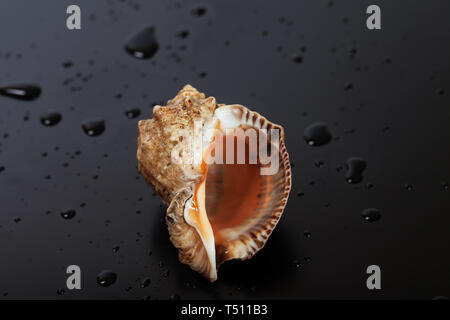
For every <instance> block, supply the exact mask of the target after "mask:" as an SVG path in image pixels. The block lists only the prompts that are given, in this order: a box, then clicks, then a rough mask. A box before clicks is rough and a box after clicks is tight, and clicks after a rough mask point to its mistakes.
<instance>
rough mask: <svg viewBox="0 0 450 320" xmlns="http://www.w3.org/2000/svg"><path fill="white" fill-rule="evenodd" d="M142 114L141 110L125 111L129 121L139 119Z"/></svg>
mask: <svg viewBox="0 0 450 320" xmlns="http://www.w3.org/2000/svg"><path fill="white" fill-rule="evenodd" d="M140 114H141V110H139V109H138V108H133V109H128V110H126V111H125V115H126V116H127V117H128V119H133V118H136V117H138V116H139V115H140Z"/></svg>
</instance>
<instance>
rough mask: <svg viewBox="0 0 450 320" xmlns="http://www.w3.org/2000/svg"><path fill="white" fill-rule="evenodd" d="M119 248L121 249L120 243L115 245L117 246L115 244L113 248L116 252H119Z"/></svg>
mask: <svg viewBox="0 0 450 320" xmlns="http://www.w3.org/2000/svg"><path fill="white" fill-rule="evenodd" d="M119 249H120V246H118V245H115V246H113V248H112V250H113V252H114V253H116V252H118V251H119Z"/></svg>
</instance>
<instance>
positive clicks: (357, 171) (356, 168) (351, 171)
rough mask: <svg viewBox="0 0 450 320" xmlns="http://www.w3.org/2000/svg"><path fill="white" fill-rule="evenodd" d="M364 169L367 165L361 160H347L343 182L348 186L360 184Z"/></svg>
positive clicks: (355, 158)
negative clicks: (348, 184)
mask: <svg viewBox="0 0 450 320" xmlns="http://www.w3.org/2000/svg"><path fill="white" fill-rule="evenodd" d="M366 167H367V163H366V161H364V159H362V158H357V157H353V158H349V159H347V162H346V168H347V172H346V174H345V180H346V181H347V182H348V183H350V184H354V183H359V182H361V181H362V180H363V176H362V173H363V171H364V170H365V169H366Z"/></svg>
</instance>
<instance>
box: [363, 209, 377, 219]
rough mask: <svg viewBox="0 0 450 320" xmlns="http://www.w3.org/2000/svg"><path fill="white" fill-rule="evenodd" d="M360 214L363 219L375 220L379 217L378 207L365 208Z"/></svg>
mask: <svg viewBox="0 0 450 320" xmlns="http://www.w3.org/2000/svg"><path fill="white" fill-rule="evenodd" d="M361 215H362V217H363V219H364V220H366V221H368V222H375V221H378V220H380V219H381V213H380V211H379V210H378V209H375V208H367V209H364V210H363V211H362V212H361Z"/></svg>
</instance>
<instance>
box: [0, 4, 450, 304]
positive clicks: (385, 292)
mask: <svg viewBox="0 0 450 320" xmlns="http://www.w3.org/2000/svg"><path fill="white" fill-rule="evenodd" d="M76 3H77V4H79V5H80V7H81V10H82V28H83V29H82V30H81V31H68V30H67V28H66V26H65V16H66V14H65V11H66V8H67V6H68V5H69V4H72V2H64V1H24V0H14V1H13V0H4V1H1V2H0V30H8V32H0V39H1V41H0V70H1V72H0V87H2V86H6V85H10V84H17V83H25V82H26V83H35V84H38V85H39V86H40V87H42V94H41V95H40V96H39V97H38V98H37V99H35V100H32V101H21V100H18V99H12V98H10V97H5V96H0V203H1V204H2V206H1V208H0V252H1V254H2V257H3V258H2V259H1V262H0V298H4V299H15V298H52V299H74V298H81V299H88V298H112V299H142V298H143V297H146V296H151V297H152V298H153V299H168V298H170V297H173V298H174V299H175V298H181V299H197V298H205V299H213V298H217V299H221V298H223V299H225V298H232V299H233V298H235V299H243V298H251V299H260V298H267V299H270V298H272V299H282V298H287V299H292V298H303V299H314V298H367V299H381V298H386V299H391V298H420V299H428V300H429V299H432V298H433V297H438V296H447V297H448V296H450V292H449V290H450V284H449V282H448V281H447V280H446V279H447V278H448V270H449V269H450V256H449V254H448V252H449V251H450V247H449V246H450V245H449V244H450V233H449V228H450V215H449V212H450V190H449V188H448V182H449V181H450V152H449V148H448V141H450V130H449V124H448V122H449V119H450V108H449V106H450V78H449V76H448V70H450V60H449V59H448V57H450V42H449V41H448V39H449V37H450V21H449V19H448V12H449V10H450V3H449V2H448V1H443V0H442V1H440V0H435V1H429V2H427V3H426V4H424V2H423V1H417V0H408V1H406V0H401V1H400V0H399V1H383V0H380V1H377V4H378V5H380V6H381V8H382V12H383V13H382V28H383V29H382V30H381V31H380V32H378V31H377V32H371V31H368V30H367V29H366V27H365V17H366V14H365V11H366V8H367V5H368V4H372V3H371V2H370V3H368V2H364V1H358V0H351V1H332V4H333V5H331V6H330V5H329V3H330V1H328V0H326V1H321V0H319V1H309V0H305V1H297V0H295V1H294V0H292V1H283V5H281V4H280V3H279V2H273V1H237V0H233V1H225V2H224V1H203V2H201V3H200V2H197V1H189V0H188V1H136V0H134V1H124V2H122V1H86V0H79V1H77V2H76ZM134 4H138V8H135V6H134ZM198 7H205V8H206V10H205V12H204V13H203V14H202V15H201V16H199V15H193V14H191V11H192V10H193V9H195V8H198ZM230 21H232V22H233V23H230ZM148 25H152V26H155V30H156V35H157V38H158V39H157V40H158V42H159V50H158V52H157V53H156V54H155V55H154V56H153V57H152V58H151V59H148V60H141V59H136V58H134V57H133V56H131V55H129V54H128V53H127V52H125V50H124V48H123V46H124V44H125V43H126V41H127V40H128V39H129V36H130V34H134V33H135V32H136V31H138V30H140V29H141V28H142V27H145V26H148ZM180 30H189V36H188V37H187V38H186V39H180V38H179V37H178V36H177V32H179V31H180ZM264 30H267V31H268V33H267V34H266V35H264V34H263V32H264ZM12 33H13V34H14V35H15V36H11V34H12ZM183 45H184V46H185V50H182V49H180V47H181V46H183ZM302 47H305V48H306V50H302ZM296 54H299V55H301V56H302V58H303V60H302V62H301V63H296V62H294V61H292V57H293V56H295V55H296ZM68 61H70V62H71V64H65V63H66V62H68ZM64 65H67V66H66V67H65V66H64ZM200 74H202V75H204V76H203V77H201V76H200ZM185 83H191V84H192V85H194V86H196V87H198V88H201V89H202V90H203V91H204V92H206V93H210V94H213V95H215V96H216V97H217V99H218V101H219V102H227V103H232V102H236V103H242V104H244V105H247V106H248V107H250V108H251V109H254V110H255V111H257V112H259V113H261V114H263V115H264V116H266V117H267V118H268V119H270V120H272V121H274V122H275V123H280V124H281V125H283V126H284V128H285V130H286V140H287V141H286V144H287V147H288V150H289V153H290V157H291V161H292V162H293V163H295V166H294V167H293V189H292V193H291V197H290V200H289V202H288V205H287V208H286V210H285V213H284V215H283V217H282V219H281V220H280V223H279V225H278V226H277V228H276V229H275V231H274V233H273V234H272V236H271V237H270V239H269V241H268V242H267V245H266V246H265V248H264V249H263V250H261V252H259V253H258V254H257V255H256V256H255V257H253V258H252V259H250V260H249V261H246V262H235V261H230V262H227V263H225V264H224V265H223V266H222V267H221V269H220V277H219V279H218V281H217V282H215V283H214V284H211V283H209V282H208V281H207V280H206V279H204V278H203V277H202V276H201V275H198V274H196V273H195V272H193V271H191V270H190V269H189V267H187V266H185V265H183V264H181V263H179V261H178V258H177V250H176V249H175V248H173V246H172V244H171V243H170V241H169V238H168V232H167V228H166V226H165V220H164V214H165V209H166V208H165V207H164V206H163V205H161V201H160V199H159V198H158V197H156V196H154V195H153V194H152V191H151V190H150V189H149V187H148V186H147V185H146V183H145V182H144V180H143V179H142V178H141V177H140V175H139V174H138V172H137V170H136V164H137V161H136V139H137V121H138V120H139V119H143V118H146V119H147V118H151V117H152V106H153V105H154V104H155V103H159V102H160V101H163V100H167V99H169V98H171V97H173V94H174V93H175V92H177V91H178V90H179V89H180V88H181V87H182V86H183V85H184V84H185ZM350 83H351V84H352V86H351V87H349V86H348V85H349V84H350ZM439 88H440V89H442V90H439ZM130 107H133V108H140V110H141V115H140V116H139V117H137V118H134V119H128V118H127V116H126V115H125V114H124V112H125V110H127V109H128V108H130ZM47 110H57V111H58V112H61V114H62V115H63V120H62V121H61V122H60V123H58V124H57V125H56V126H53V127H45V126H43V125H42V124H41V123H40V116H41V114H42V113H44V112H46V111H47ZM88 119H101V120H105V128H106V130H104V132H103V133H102V134H100V135H98V136H96V137H89V136H87V135H86V134H85V132H84V131H83V130H82V128H81V126H82V124H83V122H84V121H86V120H88ZM318 121H321V122H324V123H326V124H327V125H328V127H329V130H330V132H331V133H332V136H333V137H332V139H331V140H330V142H329V143H328V144H325V145H323V146H320V147H311V146H309V145H308V144H307V143H306V142H305V139H304V137H303V135H304V130H305V128H306V127H307V126H309V125H310V124H312V123H314V122H318ZM44 154H46V156H44ZM353 156H358V157H361V158H363V159H364V160H365V161H366V162H367V168H366V170H365V171H364V172H363V178H364V179H363V181H362V182H361V183H359V184H348V183H347V182H346V181H345V178H346V170H345V163H346V160H347V159H348V158H349V157H353ZM318 161H322V162H323V163H324V164H323V165H321V166H320V167H317V166H316V165H315V164H316V162H318ZM1 168H4V169H3V170H2V169H1ZM47 176H51V178H50V179H46V177H47ZM405 183H409V184H411V185H413V190H412V191H408V190H406V189H405V187H404V185H405ZM367 185H371V187H370V188H369V187H367ZM445 186H447V187H445ZM298 193H303V196H296V195H297V194H298ZM82 205H83V206H82ZM65 208H73V209H75V210H76V216H75V217H74V218H73V219H71V220H64V219H63V218H62V217H61V215H60V212H61V211H62V210H64V209H65ZM365 208H377V209H378V210H379V211H380V212H381V213H382V218H381V219H380V220H378V221H376V222H373V223H370V222H366V221H364V219H362V217H361V212H362V211H363V210H364V209H365ZM16 219H20V220H18V222H16V221H15V220H16ZM114 246H120V250H118V251H117V252H114V250H112V248H113V247H114ZM37 248H39V250H37ZM150 251H151V253H152V254H151V255H149V252H150ZM305 257H310V260H308V261H306V260H305ZM294 260H296V262H298V263H299V264H300V265H301V266H300V267H296V265H297V264H296V263H292V262H293V261H294ZM71 264H77V265H79V266H80V268H81V271H82V288H83V289H82V290H79V291H77V290H68V289H67V288H66V286H65V283H66V280H67V274H66V268H67V266H69V265H71ZM370 264H378V265H379V266H380V268H381V270H382V290H380V291H377V292H374V291H370V290H367V288H366V286H365V283H366V280H367V275H366V273H365V271H366V268H367V266H368V265H370ZM105 269H110V270H114V273H115V274H116V275H117V280H116V281H115V283H114V284H113V285H111V286H109V287H101V286H100V285H99V284H98V283H97V281H96V278H97V276H98V274H99V272H100V271H101V270H105ZM146 277H151V280H152V281H151V283H150V284H149V285H148V286H147V287H145V288H141V287H140V283H141V281H142V280H143V279H144V278H146ZM411 279H414V281H412V280H411ZM129 287H132V289H131V290H126V289H127V288H129ZM60 288H63V289H64V291H60V292H61V294H60V295H59V294H58V293H57V291H58V290H59V289H60Z"/></svg>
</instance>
